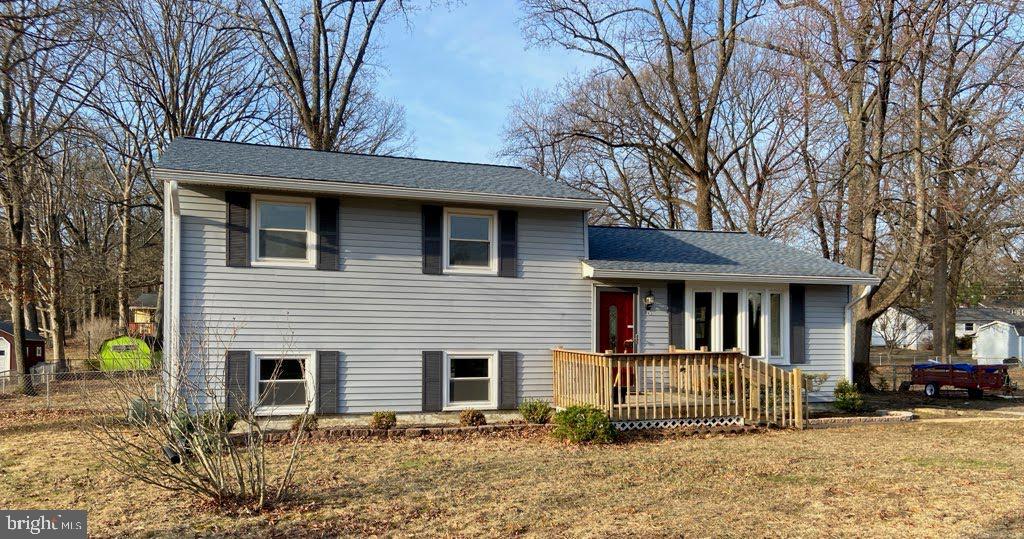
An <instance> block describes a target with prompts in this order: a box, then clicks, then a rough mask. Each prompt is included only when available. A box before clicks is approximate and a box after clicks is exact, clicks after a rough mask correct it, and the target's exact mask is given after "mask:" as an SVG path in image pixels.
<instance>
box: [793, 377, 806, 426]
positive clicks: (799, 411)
mask: <svg viewBox="0 0 1024 539" xmlns="http://www.w3.org/2000/svg"><path fill="white" fill-rule="evenodd" d="M793 381H794V382H795V383H794V384H793V387H794V388H795V389H796V396H795V397H794V398H793V407H794V410H795V413H794V415H795V416H796V417H795V420H796V428H798V429H802V428H804V373H803V372H801V371H800V369H799V368H796V369H793Z"/></svg>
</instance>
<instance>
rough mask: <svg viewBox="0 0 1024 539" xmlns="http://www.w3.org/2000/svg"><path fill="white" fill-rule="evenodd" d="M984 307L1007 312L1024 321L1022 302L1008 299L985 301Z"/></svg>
mask: <svg viewBox="0 0 1024 539" xmlns="http://www.w3.org/2000/svg"><path fill="white" fill-rule="evenodd" d="M982 306H984V307H992V308H994V309H999V310H1002V311H1006V312H1009V313H1010V314H1012V315H1014V316H1017V317H1019V318H1021V319H1022V320H1024V303H1022V302H1020V301H1013V300H1007V299H997V300H992V301H990V300H985V302H984V303H983V304H982Z"/></svg>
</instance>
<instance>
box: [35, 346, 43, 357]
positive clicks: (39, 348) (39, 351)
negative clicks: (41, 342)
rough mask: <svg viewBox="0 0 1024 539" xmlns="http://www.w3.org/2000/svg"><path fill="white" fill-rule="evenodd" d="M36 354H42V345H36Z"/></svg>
mask: <svg viewBox="0 0 1024 539" xmlns="http://www.w3.org/2000/svg"><path fill="white" fill-rule="evenodd" d="M36 355H37V356H41V355H43V347H42V346H37V347H36Z"/></svg>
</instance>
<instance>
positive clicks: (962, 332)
mask: <svg viewBox="0 0 1024 539" xmlns="http://www.w3.org/2000/svg"><path fill="white" fill-rule="evenodd" d="M996 321H1000V322H1008V323H1012V322H1018V321H1024V318H1022V317H1020V316H1017V315H1015V314H1013V313H1012V312H1010V311H1007V310H1004V309H1002V308H997V307H986V306H984V305H979V306H977V307H958V308H957V310H956V328H955V330H954V333H955V335H956V337H957V338H958V339H961V338H964V337H973V336H974V335H975V332H976V331H978V328H980V327H981V326H983V325H985V324H989V323H992V322H996ZM932 339H933V335H932V312H931V308H930V307H921V308H912V307H900V306H895V307H890V308H889V309H887V310H886V311H885V312H884V313H882V315H881V316H879V317H878V319H877V320H875V323H874V325H873V326H872V328H871V345H872V346H886V344H887V343H894V344H895V347H896V348H906V349H911V350H930V349H932V344H933V343H932Z"/></svg>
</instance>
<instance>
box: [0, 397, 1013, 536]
mask: <svg viewBox="0 0 1024 539" xmlns="http://www.w3.org/2000/svg"><path fill="white" fill-rule="evenodd" d="M85 422H86V416H84V415H76V413H75V412H53V413H46V412H36V413H31V412H0V507H3V508H83V509H87V510H88V511H89V528H90V532H91V534H95V535H99V536H110V535H156V536H165V535H166V536H170V535H175V536H177V535H181V534H185V535H191V534H194V533H198V534H201V535H248V536H266V535H279V536H308V535H314V536H320V535H326V536H336V535H367V534H391V535H395V534H397V535H438V534H443V535H465V536H482V535H483V536H508V535H520V534H525V535H580V534H583V535H594V536H606V535H612V534H615V535H621V534H625V535H637V536H648V535H652V534H656V535H679V534H681V535H686V536H706V535H715V536H734V537H749V536H764V535H769V536H783V535H784V536H809V537H818V536H851V535H862V536H863V535H879V536H882V535H884V536H892V535H903V536H906V535H916V536H948V535H957V536H965V535H966V536H1005V535H1008V534H1014V533H1019V532H1020V530H1021V529H1022V527H1024V482H1022V481H1021V470H1024V444H1021V440H1022V439H1024V422H1020V421H984V422H963V423H952V422H936V423H929V422H921V423H911V424H904V425H881V426H859V427H852V428H845V429H830V430H817V431H802V432H791V431H775V432H770V433H766V434H757V435H743V436H731V437H725V436H714V437H706V438H678V439H667V440H659V441H640V442H632V443H629V444H623V445H612V446H604V447H583V448H577V447H566V446H562V445H560V444H558V443H556V442H555V441H554V440H552V439H550V438H549V437H548V436H546V435H532V436H528V437H520V436H517V435H513V434H508V435H504V436H500V437H499V436H496V435H490V436H480V437H477V438H472V439H454V438H452V439H445V440H420V439H416V440H373V441H332V442H315V443H312V444H311V445H310V446H309V452H308V454H307V455H306V457H305V459H304V461H303V465H302V469H301V470H300V473H299V477H298V480H299V485H300V491H299V492H298V494H297V496H296V497H295V499H294V500H293V501H292V502H290V503H289V504H288V505H286V506H282V507H278V508H276V509H274V510H272V511H269V512H266V513H263V514H258V515H244V514H243V515H222V514H218V513H217V512H215V511H214V510H212V509H210V508H205V507H202V506H201V505H200V504H196V503H194V502H193V501H192V500H191V499H188V498H185V497H182V496H178V495H174V494H171V493H167V492H162V491H159V490H156V489H155V488H153V487H149V486H145V485H140V484H135V483H132V482H129V481H126V480H125V479H123V478H122V477H120V476H118V475H117V474H115V473H114V472H112V471H110V470H108V469H105V467H104V466H103V465H102V464H101V462H100V459H99V454H100V453H99V451H100V450H99V448H97V447H96V445H95V444H94V443H93V442H91V441H90V439H89V438H88V437H87V436H86V435H85V434H84V433H83V432H82V431H81V429H82V428H86V427H84V426H83V424H84V423H85ZM283 451H284V448H278V449H275V451H274V456H275V457H277V458H280V456H281V454H282V453H283Z"/></svg>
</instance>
